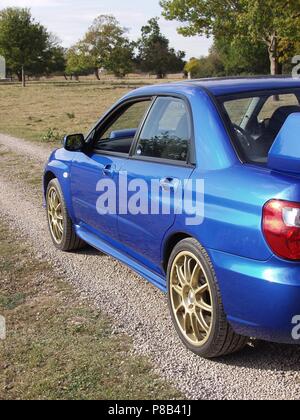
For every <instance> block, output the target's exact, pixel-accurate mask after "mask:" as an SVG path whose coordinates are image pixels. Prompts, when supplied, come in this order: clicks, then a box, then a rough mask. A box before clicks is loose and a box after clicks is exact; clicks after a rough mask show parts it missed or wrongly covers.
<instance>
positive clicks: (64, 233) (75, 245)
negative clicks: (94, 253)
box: [46, 179, 85, 251]
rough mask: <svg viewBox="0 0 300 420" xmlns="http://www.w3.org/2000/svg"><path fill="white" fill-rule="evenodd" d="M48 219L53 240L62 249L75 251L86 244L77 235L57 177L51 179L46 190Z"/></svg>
mask: <svg viewBox="0 0 300 420" xmlns="http://www.w3.org/2000/svg"><path fill="white" fill-rule="evenodd" d="M46 207H47V220H48V226H49V230H50V235H51V238H52V241H53V243H54V245H55V246H56V248H58V249H60V250H61V251H73V250H77V249H80V248H83V247H84V246H85V243H84V242H83V241H82V240H81V239H80V238H79V237H78V236H77V235H76V232H75V229H74V226H73V222H72V220H71V218H70V216H69V214H68V211H67V207H66V203H65V200H64V197H63V193H62V190H61V187H60V184H59V182H58V180H57V179H53V180H52V181H50V183H49V185H48V187H47V192H46Z"/></svg>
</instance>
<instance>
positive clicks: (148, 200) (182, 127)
mask: <svg viewBox="0 0 300 420" xmlns="http://www.w3.org/2000/svg"><path fill="white" fill-rule="evenodd" d="M192 132H193V130H192V118H191V115H190V110H189V107H188V106H187V103H186V102H185V100H183V99H181V98H176V97H158V98H156V100H155V102H154V103H153V105H152V108H151V110H150V112H149V114H148V116H147V118H146V121H145V123H144V126H143V127H142V128H141V131H140V133H139V136H138V138H137V139H136V143H135V146H134V148H133V150H132V153H131V157H130V159H128V160H126V162H125V164H124V166H123V168H122V172H124V174H126V177H127V182H128V190H129V191H128V192H127V191H125V194H127V195H128V196H127V198H124V197H123V199H122V201H123V202H126V201H127V203H128V209H127V210H128V211H127V213H126V214H125V212H124V214H121V213H120V214H119V218H118V224H119V235H120V240H121V242H122V244H124V245H125V246H126V248H127V252H128V253H129V254H130V255H131V256H132V257H133V258H135V259H137V260H139V261H140V262H141V263H144V264H146V265H147V266H148V267H149V265H150V267H151V268H152V269H153V270H154V271H156V272H158V273H160V272H161V244H162V242H163V239H164V236H165V235H166V232H167V231H168V230H169V228H170V227H171V226H172V225H173V224H174V221H175V217H176V213H175V211H176V209H175V206H176V205H177V204H176V203H178V198H179V201H180V200H181V201H183V189H184V185H185V183H186V181H188V180H189V178H190V177H191V174H192V172H193V170H194V166H193V164H192V163H191V160H190V157H191V151H192V149H193V147H192V146H191V144H192V141H193V140H192ZM158 187H159V189H158ZM175 196H177V202H176V201H175V199H174V197H175ZM177 210H178V209H177Z"/></svg>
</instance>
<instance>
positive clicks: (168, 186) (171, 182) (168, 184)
mask: <svg viewBox="0 0 300 420" xmlns="http://www.w3.org/2000/svg"><path fill="white" fill-rule="evenodd" d="M178 184H179V181H178V179H175V178H164V179H162V180H161V181H160V186H161V187H162V189H163V190H164V191H169V190H176V189H177V187H178Z"/></svg>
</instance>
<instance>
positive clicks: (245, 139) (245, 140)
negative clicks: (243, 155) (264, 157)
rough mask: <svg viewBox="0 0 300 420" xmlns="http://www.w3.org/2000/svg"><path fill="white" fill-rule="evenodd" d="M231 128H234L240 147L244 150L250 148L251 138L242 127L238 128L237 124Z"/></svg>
mask: <svg viewBox="0 0 300 420" xmlns="http://www.w3.org/2000/svg"><path fill="white" fill-rule="evenodd" d="M233 128H234V130H235V132H236V133H237V135H238V138H239V140H240V141H241V143H242V146H243V147H244V148H245V149H250V148H252V138H251V137H250V136H249V134H248V133H247V132H246V131H245V130H244V129H243V128H242V127H240V126H239V125H237V124H233Z"/></svg>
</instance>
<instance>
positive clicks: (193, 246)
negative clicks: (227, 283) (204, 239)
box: [168, 238, 247, 358]
mask: <svg viewBox="0 0 300 420" xmlns="http://www.w3.org/2000/svg"><path fill="white" fill-rule="evenodd" d="M168 299H169V307H170V311H171V316H172V320H173V323H174V325H175V328H176V330H177V332H178V334H179V336H180V338H181V340H182V341H183V342H184V344H185V345H186V346H187V347H188V348H189V349H190V350H191V351H192V352H194V353H196V354H197V355H199V356H202V357H205V358H215V357H220V356H223V355H226V354H230V353H233V352H236V351H238V350H241V349H242V348H243V347H245V345H246V343H247V339H246V338H245V337H241V336H239V335H237V334H236V333H235V332H234V331H233V329H232V328H231V326H230V325H229V323H228V322H227V319H226V315H225V313H224V309H223V304H222V299H221V293H220V290H219V286H218V282H217V278H216V275H215V272H214V269H213V266H212V263H211V261H210V259H209V257H208V254H207V253H206V251H205V250H204V249H203V247H202V246H201V245H200V244H199V242H197V241H196V240H195V239H192V238H188V239H185V240H183V241H181V242H180V243H179V244H178V245H177V246H176V247H175V249H174V250H173V252H172V254H171V257H170V261H169V265H168Z"/></svg>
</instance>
